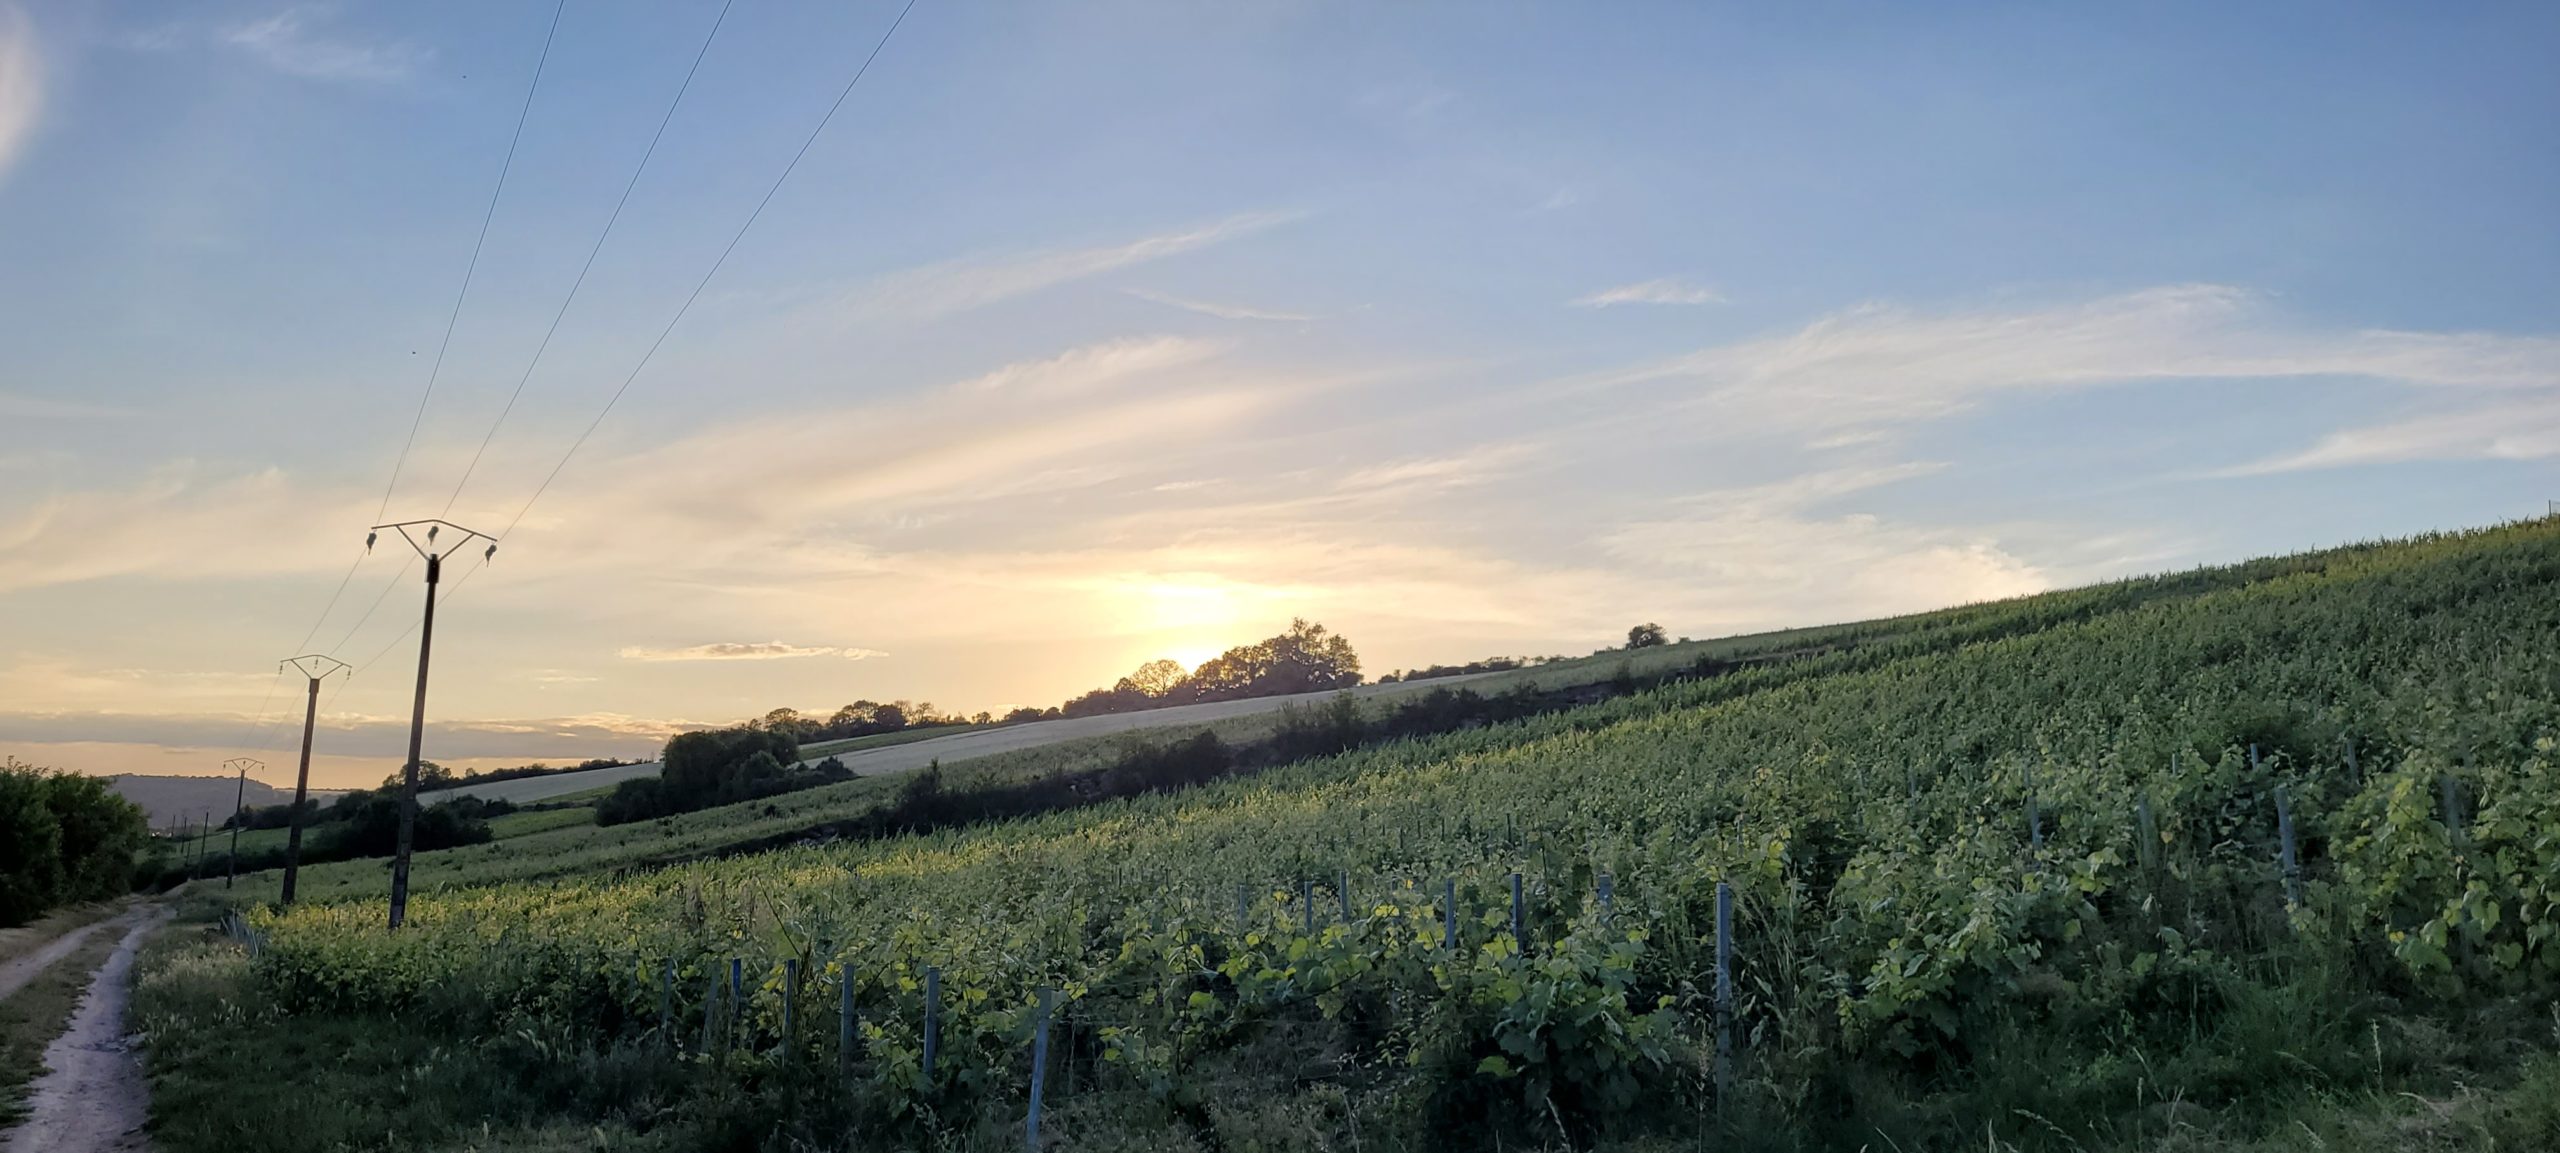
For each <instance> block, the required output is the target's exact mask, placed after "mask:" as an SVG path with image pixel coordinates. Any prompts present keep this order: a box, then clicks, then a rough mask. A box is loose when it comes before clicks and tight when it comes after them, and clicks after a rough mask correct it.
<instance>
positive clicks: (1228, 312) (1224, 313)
mask: <svg viewBox="0 0 2560 1153" xmlns="http://www.w3.org/2000/svg"><path fill="white" fill-rule="evenodd" d="M1129 295H1131V296H1134V297H1137V298H1138V299H1140V300H1144V301H1148V302H1150V303H1154V304H1161V305H1164V306H1166V307H1168V308H1179V309H1182V310H1183V311H1185V312H1197V313H1199V314H1201V315H1203V316H1214V317H1217V318H1218V319H1220V320H1314V319H1315V317H1312V316H1309V315H1307V314H1306V313H1303V312H1273V311H1271V310H1269V309H1262V308H1246V307H1244V306H1243V305H1238V304H1218V303H1215V302H1213V301H1207V300H1191V299H1187V298H1184V297H1180V296H1173V295H1169V294H1166V293H1162V292H1153V291H1150V290H1148V289H1144V288H1132V289H1130V290H1129Z"/></svg>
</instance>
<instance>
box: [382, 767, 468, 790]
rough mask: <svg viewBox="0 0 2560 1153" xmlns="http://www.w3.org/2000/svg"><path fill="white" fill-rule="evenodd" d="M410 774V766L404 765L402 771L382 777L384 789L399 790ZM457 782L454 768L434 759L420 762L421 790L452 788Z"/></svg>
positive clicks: (419, 781) (419, 778)
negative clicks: (440, 763)
mask: <svg viewBox="0 0 2560 1153" xmlns="http://www.w3.org/2000/svg"><path fill="white" fill-rule="evenodd" d="M408 775H409V772H408V766H406V765H402V766H401V767H400V771H398V772H395V773H393V774H391V775H390V776H387V777H384V778H382V790H383V791H384V792H387V793H396V792H399V791H400V788H401V786H402V784H403V783H404V782H405V781H406V780H407V779H408ZM456 783H458V782H457V781H456V779H455V777H454V775H453V770H452V769H448V768H446V767H444V766H443V765H439V764H437V763H435V762H434V761H423V760H422V761H419V762H418V791H419V792H426V791H428V790H430V789H447V788H452V787H453V786H454V785H455V784H456Z"/></svg>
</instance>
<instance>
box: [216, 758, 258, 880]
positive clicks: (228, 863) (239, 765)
mask: <svg viewBox="0 0 2560 1153" xmlns="http://www.w3.org/2000/svg"><path fill="white" fill-rule="evenodd" d="M222 767H223V768H226V769H238V770H239V771H240V791H239V792H237V793H234V794H233V795H232V797H231V855H230V856H229V857H227V858H224V860H223V862H222V865H223V873H222V887H223V888H226V889H228V888H230V887H231V884H232V882H234V881H237V880H239V879H240V826H242V825H245V824H248V823H249V821H248V815H249V770H250V769H253V768H254V769H257V770H259V771H261V772H264V771H265V770H266V767H267V763H266V762H265V761H262V760H259V759H258V758H256V757H233V758H231V759H230V760H227V761H224V762H222Z"/></svg>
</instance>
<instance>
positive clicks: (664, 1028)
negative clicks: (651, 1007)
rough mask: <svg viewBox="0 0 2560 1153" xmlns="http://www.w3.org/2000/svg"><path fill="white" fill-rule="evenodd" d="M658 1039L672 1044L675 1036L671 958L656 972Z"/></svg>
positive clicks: (674, 968) (673, 965)
mask: <svg viewBox="0 0 2560 1153" xmlns="http://www.w3.org/2000/svg"><path fill="white" fill-rule="evenodd" d="M658 1033H659V1038H658V1039H659V1041H660V1042H662V1043H665V1044H669V1045H672V1044H674V1043H675V1036H676V963H675V960H674V959H673V958H669V959H668V961H667V967H666V968H665V969H662V970H660V971H659V973H658Z"/></svg>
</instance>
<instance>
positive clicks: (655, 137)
mask: <svg viewBox="0 0 2560 1153" xmlns="http://www.w3.org/2000/svg"><path fill="white" fill-rule="evenodd" d="M736 2H737V0H724V2H723V3H722V4H721V5H720V14H719V15H718V16H716V17H713V18H712V21H711V30H710V31H709V32H707V33H704V34H703V37H702V47H701V48H700V49H698V50H697V51H695V52H694V54H693V66H692V67H690V68H687V69H685V73H684V82H683V83H682V84H679V85H677V86H676V95H675V99H673V100H670V101H668V102H667V111H666V114H665V115H663V116H661V117H659V118H658V130H657V131H656V132H655V133H652V134H651V135H650V137H649V147H648V148H646V149H645V150H643V151H642V152H641V153H640V164H639V166H638V167H636V168H633V169H632V170H631V179H630V180H628V181H625V182H624V183H623V185H622V197H621V199H619V200H616V201H614V202H613V212H612V213H611V214H610V215H608V216H606V217H605V222H604V229H603V231H601V232H598V233H597V234H596V242H595V244H594V245H593V246H592V247H590V248H588V249H587V261H586V263H585V264H582V265H580V266H579V267H578V276H577V279H576V280H573V281H571V282H570V284H569V294H568V295H567V296H566V297H563V298H562V299H561V301H560V309H559V311H557V312H554V313H552V314H551V326H550V327H549V328H546V329H544V330H543V332H542V342H541V343H540V344H537V345H535V346H534V349H533V359H532V360H531V361H529V362H527V363H526V364H525V366H524V374H523V375H522V376H519V377H517V378H516V387H515V391H514V392H512V393H509V394H508V395H507V403H506V405H505V406H504V407H502V408H500V409H499V410H498V418H497V419H496V420H494V421H491V422H490V423H489V431H488V432H487V433H486V434H485V435H483V436H482V437H481V438H480V447H479V448H477V449H474V450H473V451H472V453H471V462H470V463H469V464H467V465H464V466H463V469H462V479H460V480H457V481H455V482H454V484H453V495H451V496H448V497H446V498H445V502H444V513H438V514H437V515H439V516H442V515H444V514H445V513H450V512H452V511H453V505H454V502H455V501H458V500H461V499H462V490H463V488H464V487H465V486H468V485H469V484H470V483H471V474H472V473H474V472H476V471H478V470H479V468H480V458H481V457H482V456H483V455H485V454H487V453H488V451H489V443H490V442H491V441H494V440H496V439H497V437H498V429H499V428H500V427H501V426H503V425H505V424H506V423H507V417H508V416H509V415H510V414H512V413H514V412H515V410H516V401H517V400H519V399H521V398H522V397H523V396H524V386H525V384H526V382H528V381H531V380H532V379H533V371H534V369H536V368H538V367H540V366H541V364H542V354H543V353H545V352H547V351H549V350H550V348H551V338H552V337H553V336H555V335H557V334H558V333H559V331H560V322H561V320H563V319H564V318H566V317H567V316H568V315H569V306H570V305H571V304H573V303H575V302H576V301H577V299H578V290H579V289H581V288H584V287H586V283H587V274H588V273H589V272H591V271H593V270H594V269H595V266H596V257H597V255H598V254H600V253H602V252H603V251H604V243H605V241H606V240H607V239H608V238H610V237H611V236H612V235H613V227H614V225H615V224H617V223H620V222H621V220H622V210H623V208H624V207H625V206H626V205H629V204H630V203H631V193H632V190H633V189H636V188H638V187H640V177H641V175H642V174H643V173H646V172H647V171H649V161H650V160H651V158H653V157H655V156H657V154H658V142H659V141H661V140H663V139H665V138H666V135H667V125H669V124H671V123H673V122H674V121H675V118H676V109H678V108H680V107H682V106H683V105H684V97H685V93H687V92H689V91H692V89H693V78H694V76H695V75H696V74H698V73H700V72H701V71H702V61H703V59H704V58H705V57H707V56H709V55H711V42H712V41H713V40H716V39H718V38H719V36H720V26H721V25H722V24H725V23H727V22H728V19H729V9H730V8H731V7H732V6H733V5H734V4H735V3H736ZM386 507H387V506H386Z"/></svg>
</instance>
